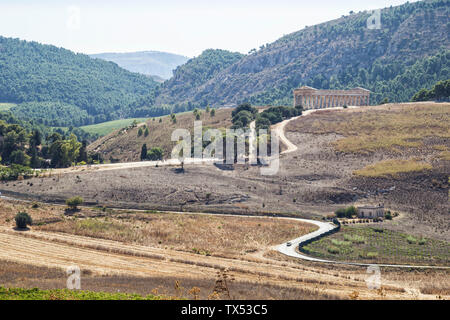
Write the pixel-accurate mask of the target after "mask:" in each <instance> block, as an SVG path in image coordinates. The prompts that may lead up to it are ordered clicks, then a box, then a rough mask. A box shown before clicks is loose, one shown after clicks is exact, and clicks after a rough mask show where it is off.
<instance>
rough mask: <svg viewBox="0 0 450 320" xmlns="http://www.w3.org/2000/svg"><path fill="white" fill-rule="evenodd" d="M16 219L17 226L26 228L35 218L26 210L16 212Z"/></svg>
mask: <svg viewBox="0 0 450 320" xmlns="http://www.w3.org/2000/svg"><path fill="white" fill-rule="evenodd" d="M14 219H15V221H16V227H17V228H18V229H25V228H26V227H27V226H31V225H32V224H33V219H32V218H31V216H30V215H29V214H28V213H26V212H19V213H18V214H16V217H15V218H14Z"/></svg>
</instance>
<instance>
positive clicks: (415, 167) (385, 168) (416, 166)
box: [354, 160, 433, 178]
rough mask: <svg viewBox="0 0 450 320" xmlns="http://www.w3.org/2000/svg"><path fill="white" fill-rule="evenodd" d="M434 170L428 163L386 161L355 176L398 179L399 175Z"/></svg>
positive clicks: (365, 168) (367, 167)
mask: <svg viewBox="0 0 450 320" xmlns="http://www.w3.org/2000/svg"><path fill="white" fill-rule="evenodd" d="M432 168H433V167H432V166H431V165H430V164H428V163H424V162H419V161H415V160H385V161H381V162H378V163H375V164H372V165H368V166H366V167H364V168H362V169H360V170H356V171H355V172H354V174H355V175H357V176H363V177H371V178H376V177H397V176H398V174H399V173H407V172H419V171H424V170H431V169H432Z"/></svg>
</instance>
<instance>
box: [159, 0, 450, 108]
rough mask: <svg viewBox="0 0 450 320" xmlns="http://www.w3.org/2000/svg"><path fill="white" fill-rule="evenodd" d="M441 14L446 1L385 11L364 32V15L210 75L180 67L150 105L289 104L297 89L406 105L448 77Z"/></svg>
mask: <svg viewBox="0 0 450 320" xmlns="http://www.w3.org/2000/svg"><path fill="white" fill-rule="evenodd" d="M449 9H450V1H449V0H429V1H419V2H413V3H406V4H404V5H401V6H397V7H390V8H385V9H382V10H381V28H380V29H368V28H367V20H368V18H369V17H370V16H371V15H372V14H373V13H372V12H359V13H354V14H350V15H348V16H343V17H341V18H339V19H336V20H333V21H329V22H326V23H322V24H319V25H315V26H311V27H307V28H304V29H303V30H300V31H298V32H294V33H292V34H289V35H287V36H284V37H282V38H280V39H279V40H277V41H275V42H273V43H271V44H268V45H265V46H262V47H261V49H260V50H258V51H255V52H253V53H251V54H249V55H246V56H243V57H240V58H239V57H236V61H235V62H234V63H231V64H222V63H220V59H219V60H218V63H220V65H219V66H218V68H215V67H214V66H212V65H210V63H214V59H211V61H208V62H206V63H204V64H203V65H205V66H208V68H210V69H213V70H215V72H213V73H210V74H208V77H203V76H200V77H198V75H197V72H196V69H195V68H194V66H193V67H192V68H191V67H190V65H189V63H187V64H186V65H184V66H181V67H179V68H178V69H177V70H176V71H175V75H174V77H173V78H172V79H171V80H170V81H168V82H166V83H165V84H164V88H163V89H162V90H161V94H160V96H158V97H157V98H156V103H157V104H164V103H171V104H182V105H184V106H181V107H180V108H179V109H180V110H182V109H183V108H192V107H193V106H202V105H206V104H210V105H214V106H220V105H236V104H238V103H240V102H244V101H248V102H251V103H253V104H274V105H276V104H285V105H286V104H287V105H290V104H291V103H292V90H293V89H294V88H296V87H299V86H301V85H309V86H312V87H316V88H323V89H345V88H353V87H365V88H368V89H370V90H371V91H373V95H372V101H373V102H380V101H381V100H383V99H384V98H388V99H389V100H390V101H409V100H410V99H411V97H412V95H413V94H414V93H415V92H416V91H418V90H419V89H421V88H422V87H430V86H431V85H433V84H434V83H435V82H436V81H439V80H444V79H448V78H450V64H449V60H448V57H449V54H448V50H449V49H450V10H449ZM196 59H203V57H202V56H200V57H198V58H196ZM194 62H195V60H193V61H191V64H193V63H194ZM190 69H192V70H190ZM205 70H207V69H205ZM201 74H202V71H200V75H201ZM199 80H200V81H199Z"/></svg>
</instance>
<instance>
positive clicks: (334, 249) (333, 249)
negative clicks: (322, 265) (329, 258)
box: [327, 246, 340, 254]
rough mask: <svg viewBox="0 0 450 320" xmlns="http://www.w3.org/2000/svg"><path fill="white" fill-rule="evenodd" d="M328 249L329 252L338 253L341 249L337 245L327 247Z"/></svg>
mask: <svg viewBox="0 0 450 320" xmlns="http://www.w3.org/2000/svg"><path fill="white" fill-rule="evenodd" d="M327 250H328V252H329V253H331V254H338V253H339V252H340V251H339V248H337V247H335V246H329V247H328V248H327Z"/></svg>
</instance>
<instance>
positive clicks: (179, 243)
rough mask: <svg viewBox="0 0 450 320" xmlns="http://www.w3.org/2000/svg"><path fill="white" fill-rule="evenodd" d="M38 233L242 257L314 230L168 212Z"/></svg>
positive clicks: (66, 224)
mask: <svg viewBox="0 0 450 320" xmlns="http://www.w3.org/2000/svg"><path fill="white" fill-rule="evenodd" d="M39 229H41V230H47V231H59V232H65V233H70V234H76V235H83V236H90V237H99V238H103V239H109V240H118V241H122V242H127V243H135V244H140V245H149V246H159V247H168V248H174V249H178V250H183V251H189V252H194V253H198V254H202V255H221V256H230V255H236V254H239V255H241V254H246V253H252V252H255V251H257V250H258V249H261V248H265V247H267V246H270V245H275V244H279V243H282V242H284V241H287V240H289V239H292V238H296V237H298V236H300V235H302V234H305V233H308V232H310V231H312V230H314V227H313V226H311V225H308V224H304V223H298V222H292V221H279V220H273V219H270V218H241V217H226V216H207V215H191V214H189V215H188V214H186V215H185V214H183V215H180V214H170V213H149V214H143V213H136V214H121V215H118V216H114V215H113V216H109V217H108V216H107V217H104V218H103V217H99V218H87V219H66V220H64V221H62V222H59V223H54V224H50V225H46V226H42V227H40V228H39Z"/></svg>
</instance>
